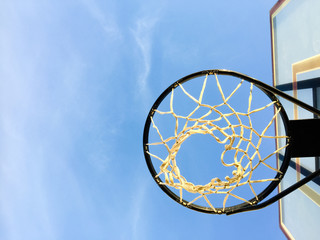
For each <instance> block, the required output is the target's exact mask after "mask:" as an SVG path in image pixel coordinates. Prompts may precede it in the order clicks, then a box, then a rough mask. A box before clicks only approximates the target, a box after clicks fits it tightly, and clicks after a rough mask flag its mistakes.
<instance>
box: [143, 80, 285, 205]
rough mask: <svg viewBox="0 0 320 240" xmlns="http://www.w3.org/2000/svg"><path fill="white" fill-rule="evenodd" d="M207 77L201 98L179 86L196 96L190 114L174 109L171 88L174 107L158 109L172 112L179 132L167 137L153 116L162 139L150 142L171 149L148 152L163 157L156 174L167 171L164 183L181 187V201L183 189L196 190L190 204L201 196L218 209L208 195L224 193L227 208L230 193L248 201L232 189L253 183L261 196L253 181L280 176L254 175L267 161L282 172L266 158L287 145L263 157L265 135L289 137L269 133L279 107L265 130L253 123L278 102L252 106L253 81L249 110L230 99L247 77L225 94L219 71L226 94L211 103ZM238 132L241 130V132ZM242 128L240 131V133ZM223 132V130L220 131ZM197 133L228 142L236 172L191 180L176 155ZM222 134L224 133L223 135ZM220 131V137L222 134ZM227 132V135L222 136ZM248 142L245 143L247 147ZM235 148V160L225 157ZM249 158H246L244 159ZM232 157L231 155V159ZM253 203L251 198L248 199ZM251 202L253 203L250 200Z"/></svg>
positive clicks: (193, 191)
mask: <svg viewBox="0 0 320 240" xmlns="http://www.w3.org/2000/svg"><path fill="white" fill-rule="evenodd" d="M207 78H208V75H207V76H206V77H205V79H204V82H203V85H202V89H201V93H200V96H199V98H198V99H196V98H195V97H193V96H191V95H190V94H189V93H188V92H187V91H186V90H185V89H184V88H183V86H182V85H181V84H179V87H180V88H181V89H182V91H183V92H184V94H185V95H186V96H187V97H189V98H190V99H192V101H194V102H195V103H196V107H195V108H194V110H193V111H191V112H190V113H189V114H188V115H187V116H180V115H177V114H176V113H175V112H174V109H173V98H174V89H172V92H171V98H170V111H167V112H163V111H159V110H155V111H156V112H157V113H159V114H161V115H165V114H171V115H172V116H173V117H174V118H175V132H174V136H172V137H169V138H167V139H164V138H163V137H162V135H161V133H160V131H159V129H158V127H157V125H156V124H155V122H154V120H153V118H152V117H151V121H152V126H153V128H155V129H156V131H157V133H158V135H159V137H160V139H161V141H160V142H156V143H149V144H148V145H163V146H165V148H166V149H167V151H168V155H167V157H166V158H165V159H162V158H160V157H159V156H157V155H155V154H152V153H150V152H148V154H149V155H150V156H152V157H154V158H156V159H158V160H160V161H161V162H162V163H161V166H160V171H159V172H158V175H157V176H156V177H159V176H160V175H162V176H163V175H164V179H165V181H164V182H163V183H160V184H165V185H167V186H169V187H173V188H175V189H178V190H179V193H180V201H181V202H182V198H183V191H182V190H183V189H184V190H186V191H188V192H189V193H194V194H196V197H195V198H194V199H193V200H192V201H189V203H188V204H191V203H194V202H195V201H197V200H198V199H200V198H204V199H205V201H206V202H207V204H208V205H209V206H210V208H211V209H212V210H213V211H216V208H215V207H214V206H213V204H212V203H211V202H210V201H209V199H208V197H207V196H208V195H209V194H224V195H225V197H224V200H223V209H224V208H225V207H226V202H227V200H228V198H229V196H233V197H234V198H237V199H239V200H241V201H244V202H248V201H247V200H246V199H244V198H242V197H240V196H238V195H236V194H234V193H233V192H232V191H233V190H234V189H235V188H237V187H239V186H243V185H246V184H247V185H249V187H250V189H251V191H252V193H253V195H254V196H255V198H256V199H257V200H258V197H257V193H256V192H255V190H254V188H253V186H252V185H253V183H258V182H268V181H277V180H278V179H274V178H272V179H259V180H254V179H252V173H253V171H254V170H255V169H257V167H258V166H259V165H261V164H262V165H264V166H265V167H267V168H269V169H271V170H273V171H275V172H280V171H279V170H278V169H276V168H274V167H272V166H270V165H269V164H267V163H266V160H267V159H268V158H270V157H271V156H273V155H275V154H276V153H278V152H279V151H281V150H282V149H283V148H285V147H286V146H284V147H282V148H278V149H276V150H275V151H274V152H271V153H270V154H269V155H268V156H266V157H264V158H262V157H261V155H260V153H259V148H260V146H261V142H262V139H264V138H274V139H275V138H286V136H267V135H266V132H267V130H268V129H269V128H270V126H271V125H272V123H273V122H274V121H275V119H276V116H277V115H278V113H279V111H280V109H277V110H276V111H275V114H274V115H273V117H272V118H271V119H270V122H269V124H267V126H266V127H265V128H264V130H263V131H262V132H260V133H259V132H257V131H256V130H255V129H254V128H253V125H252V121H251V117H250V115H251V114H253V113H256V112H259V111H263V110H264V109H266V108H268V107H271V106H274V104H275V103H276V102H270V103H269V104H267V105H266V106H263V107H261V108H258V109H251V102H252V89H253V84H252V83H251V85H250V94H249V99H248V109H247V111H246V112H237V111H236V110H235V109H234V108H233V107H232V106H230V105H229V103H228V101H229V99H230V98H231V97H232V96H233V95H234V94H235V92H236V91H237V90H238V89H239V88H240V87H241V85H242V84H243V80H242V81H241V82H240V83H239V84H238V85H237V87H236V88H235V89H234V90H233V92H232V93H231V94H230V95H229V96H225V94H224V93H223V91H222V88H221V86H220V83H219V80H218V77H217V75H216V74H215V79H216V84H217V87H218V89H219V92H220V94H221V97H222V102H221V103H220V104H218V105H214V106H210V105H208V104H204V103H202V98H203V93H204V91H205V88H206V84H207ZM223 105H224V106H227V107H228V109H229V110H230V111H229V112H228V113H222V112H220V111H219V110H218V108H219V107H221V106H223ZM200 107H203V108H206V109H208V111H207V113H206V114H204V115H202V116H201V117H199V118H195V117H193V116H194V114H195V112H196V111H197V110H198V109H199V108H200ZM212 113H216V114H217V115H216V114H215V116H218V117H216V118H214V119H210V120H208V119H207V117H208V116H210V115H211V114H212ZM231 116H232V117H236V118H237V120H238V124H236V125H234V124H231V121H229V120H228V118H229V117H231ZM241 117H242V118H243V117H247V118H248V121H246V122H247V123H249V124H247V125H245V124H243V121H241ZM179 120H184V121H185V124H184V127H183V129H182V130H181V131H178V126H179ZM221 120H224V121H225V122H226V123H227V126H224V127H221V126H218V122H219V121H221ZM244 131H249V132H250V134H249V137H244ZM237 132H238V133H237ZM239 132H240V134H239ZM216 133H219V134H216ZM193 134H210V135H211V136H212V137H213V138H214V139H215V140H216V141H217V142H218V143H220V144H223V145H224V148H225V149H224V151H223V152H222V153H221V162H222V164H223V165H224V166H226V167H234V168H235V170H234V171H233V172H232V176H231V177H229V176H226V177H225V179H224V180H222V179H219V178H217V177H216V178H212V179H211V181H210V182H209V183H207V184H205V185H195V184H193V183H192V182H188V181H187V179H186V178H185V177H183V176H182V175H181V173H180V169H179V167H178V165H177V161H176V156H177V153H178V151H179V149H180V147H181V145H182V144H183V142H184V141H185V140H186V139H188V138H189V137H190V136H192V135H193ZM221 134H222V135H221ZM218 135H219V136H220V137H218ZM254 135H255V138H256V136H257V137H258V141H257V143H255V144H254V143H253V141H252V139H253V136H254ZM221 136H223V137H221ZM172 141H173V142H174V143H173V144H172V145H171V147H169V145H170V144H168V143H169V142H172ZM244 146H245V147H244ZM249 148H254V153H253V154H251V155H249V153H248V150H249ZM230 150H233V151H234V157H233V162H232V163H227V162H226V161H225V160H224V156H225V154H226V152H227V151H230ZM254 158H258V159H259V161H256V162H255V163H253V161H252V160H253V159H254ZM244 159H246V161H244ZM228 160H230V159H228ZM248 203H250V202H248ZM250 204H251V203H250Z"/></svg>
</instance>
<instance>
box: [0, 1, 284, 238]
mask: <svg viewBox="0 0 320 240" xmlns="http://www.w3.org/2000/svg"><path fill="white" fill-rule="evenodd" d="M275 2H276V1H275V0H274V1H265V0H258V1H249V0H245V1H237V0H228V1H216V0H214V1H212V0H211V1H198V2H194V1H167V0H165V1H141V0H132V1H121V0H120V1H115V0H107V1H101V0H79V1H75V0H70V1H60V0H57V1H36V0H28V1H18V0H3V1H1V3H0V33H1V37H0V104H1V105H0V108H1V114H0V121H1V122H0V134H1V137H0V196H1V197H0V239H3V240H20V239H24V240H25V239H30V240H31V239H32V240H36V239H46V240H51V239H68V240H70V239H97V240H98V239H133V240H135V239H137V240H143V239H168V240H169V239H235V238H236V239H257V238H259V239H285V237H284V235H283V234H282V232H281V230H280V228H279V224H278V206H277V204H274V205H272V206H270V207H268V208H266V209H263V210H260V211H256V212H250V213H243V214H238V215H235V216H228V217H226V216H213V215H206V214H202V213H198V212H193V211H191V210H188V209H186V208H183V207H182V206H180V205H179V204H177V203H176V202H174V201H172V200H171V199H170V198H168V197H167V196H166V195H165V194H164V193H163V192H162V191H161V190H160V188H159V187H158V186H157V185H156V184H155V183H154V181H153V180H152V178H151V175H150V174H149V172H148V170H147V167H146V164H145V160H144V156H143V151H142V132H143V126H144V122H145V119H146V116H147V113H148V111H149V109H150V107H151V106H152V104H153V102H154V101H155V99H156V98H157V97H158V95H159V94H160V93H161V92H162V91H163V90H164V89H165V88H166V87H167V86H169V85H170V84H171V83H172V82H174V81H176V80H177V79H179V78H181V77H183V76H185V75H188V74H190V73H193V72H195V71H200V70H204V69H211V68H224V69H231V70H235V71H240V72H243V73H245V74H248V75H251V76H253V77H255V78H258V79H260V80H262V81H264V82H266V83H268V84H271V83H272V72H271V50H270V49H271V44H270V30H269V10H270V9H271V7H272V6H273V5H274V4H275Z"/></svg>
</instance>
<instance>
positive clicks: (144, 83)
mask: <svg viewBox="0 0 320 240" xmlns="http://www.w3.org/2000/svg"><path fill="white" fill-rule="evenodd" d="M158 21H159V17H157V16H153V17H149V16H147V17H143V18H139V19H138V20H137V21H136V24H135V28H134V29H133V30H132V34H133V36H134V39H135V41H136V43H137V45H138V48H139V50H140V53H141V57H140V62H142V63H141V65H142V66H143V67H142V70H141V71H140V72H139V76H138V82H137V83H138V86H137V88H138V89H137V91H136V92H137V93H138V94H139V95H142V96H147V94H148V92H149V89H148V77H149V73H150V69H151V54H152V37H153V30H154V27H155V25H156V24H157V22H158Z"/></svg>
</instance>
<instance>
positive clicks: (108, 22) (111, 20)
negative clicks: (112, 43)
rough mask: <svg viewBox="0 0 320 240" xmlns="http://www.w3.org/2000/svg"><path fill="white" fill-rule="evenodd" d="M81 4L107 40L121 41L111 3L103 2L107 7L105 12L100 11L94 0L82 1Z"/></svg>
mask: <svg viewBox="0 0 320 240" xmlns="http://www.w3.org/2000/svg"><path fill="white" fill-rule="evenodd" d="M82 2H83V4H84V5H85V8H86V9H87V10H88V11H89V12H90V14H91V15H92V17H93V18H94V19H96V20H97V22H98V24H99V25H100V26H101V27H102V29H103V30H104V32H105V33H106V34H107V36H108V38H109V39H111V40H117V41H119V40H121V39H122V34H121V31H120V28H119V26H118V23H117V21H116V15H115V14H116V11H115V8H114V7H113V6H112V5H113V2H111V1H106V2H105V3H106V4H107V5H108V9H107V11H106V12H103V11H102V9H101V7H99V6H98V3H97V2H96V1H95V0H82Z"/></svg>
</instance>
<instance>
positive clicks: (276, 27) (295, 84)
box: [270, 0, 320, 240]
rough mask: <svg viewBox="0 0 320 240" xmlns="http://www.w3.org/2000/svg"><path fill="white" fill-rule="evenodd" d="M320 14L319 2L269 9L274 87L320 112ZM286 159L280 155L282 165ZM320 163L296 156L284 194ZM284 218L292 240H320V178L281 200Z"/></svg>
mask: <svg viewBox="0 0 320 240" xmlns="http://www.w3.org/2000/svg"><path fill="white" fill-rule="evenodd" d="M319 12H320V1H319V0H304V1H301V0H279V1H278V2H277V3H276V4H275V5H274V7H273V8H272V9H271V10H270V23H271V42H272V63H273V83H274V86H275V87H276V88H278V89H280V90H281V91H284V92H286V93H288V94H290V95H292V96H294V97H296V98H298V99H300V100H302V101H304V102H306V103H307V104H309V105H311V106H314V107H316V108H320V95H319V92H320V14H319ZM282 104H283V105H284V107H285V109H286V111H287V113H288V116H289V118H290V119H307V118H313V117H314V116H313V114H312V113H309V112H307V111H305V110H303V109H301V108H299V107H296V106H293V105H292V104H290V103H287V102H286V101H283V102H282ZM276 131H277V134H278V135H281V133H283V132H284V131H283V129H281V124H277V127H276ZM277 144H278V145H282V144H283V142H281V141H278V142H277ZM319 147H320V146H319ZM282 157H283V156H282V154H281V153H280V154H279V155H278V162H279V163H280V162H281V159H282ZM319 165H320V160H319V157H312V158H293V159H292V160H291V163H290V167H289V169H288V171H287V173H286V175H285V177H284V179H283V181H282V182H281V184H280V186H279V188H280V189H279V191H281V190H282V189H285V188H287V187H288V186H290V185H292V184H294V183H295V182H297V181H299V180H300V179H302V178H304V177H305V176H307V175H309V174H310V173H311V172H313V171H315V170H317V169H319ZM279 216H280V217H279V218H280V227H281V229H282V231H283V232H284V233H285V235H286V236H287V237H288V238H289V239H297V240H298V239H319V231H318V229H317V227H318V223H319V220H320V179H319V178H316V179H314V180H313V181H311V182H310V183H308V184H306V185H304V186H303V187H301V188H299V189H298V190H297V191H294V192H293V193H291V194H289V195H288V196H286V197H285V198H283V199H282V200H280V201H279Z"/></svg>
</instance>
